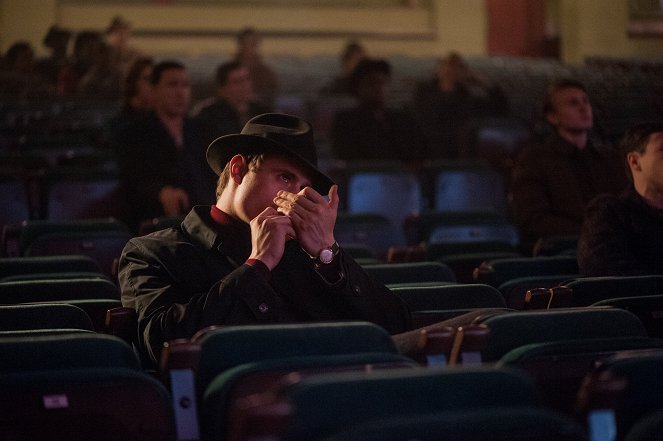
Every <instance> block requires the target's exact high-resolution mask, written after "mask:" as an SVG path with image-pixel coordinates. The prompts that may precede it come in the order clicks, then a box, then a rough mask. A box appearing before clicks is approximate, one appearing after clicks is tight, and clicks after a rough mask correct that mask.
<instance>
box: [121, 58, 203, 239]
mask: <svg viewBox="0 0 663 441" xmlns="http://www.w3.org/2000/svg"><path fill="white" fill-rule="evenodd" d="M151 83H152V86H153V100H154V101H153V104H154V109H153V110H152V111H151V112H149V113H148V114H147V115H146V116H145V117H144V118H140V119H137V120H136V121H133V122H132V123H130V124H128V125H127V126H125V127H123V128H121V130H120V131H119V133H117V135H116V136H115V137H114V139H115V142H116V149H117V157H118V164H119V167H120V173H121V176H122V179H123V183H124V185H125V187H126V190H127V196H128V200H129V204H130V207H131V208H132V212H133V219H131V220H130V223H131V224H132V225H133V226H134V227H137V226H138V225H139V223H140V222H141V221H142V220H145V219H150V218H153V217H158V216H164V215H165V216H177V215H182V214H185V213H186V212H187V211H188V210H189V209H190V208H191V206H193V205H197V204H209V203H210V202H211V201H213V200H214V192H213V191H212V190H210V189H213V188H214V183H215V181H216V179H215V176H214V174H213V173H212V172H211V171H210V170H209V168H208V167H207V162H206V159H205V150H206V148H207V143H206V142H205V140H204V139H203V138H202V136H201V133H200V130H199V128H198V126H197V125H196V124H195V123H194V122H193V121H192V120H190V119H189V118H188V117H187V113H188V110H189V104H190V101H191V83H190V81H189V76H188V74H187V71H186V68H185V67H184V65H182V64H181V63H179V62H177V61H163V62H161V63H159V64H157V65H156V66H155V67H154V69H153V71H152V77H151Z"/></svg>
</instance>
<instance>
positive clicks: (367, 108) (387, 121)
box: [331, 58, 428, 164]
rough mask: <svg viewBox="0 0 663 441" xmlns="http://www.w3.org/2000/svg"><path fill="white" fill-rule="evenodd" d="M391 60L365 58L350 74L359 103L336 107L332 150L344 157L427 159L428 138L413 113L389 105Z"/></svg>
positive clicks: (415, 162) (408, 160)
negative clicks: (341, 107)
mask: <svg viewBox="0 0 663 441" xmlns="http://www.w3.org/2000/svg"><path fill="white" fill-rule="evenodd" d="M390 81H391V64H389V62H387V61H386V60H383V59H375V58H364V59H363V60H361V61H360V62H359V64H357V67H356V68H355V69H354V71H353V72H352V75H351V76H350V78H349V88H350V93H352V95H354V96H355V97H356V98H357V101H358V102H357V105H356V106H354V107H352V108H349V109H342V110H339V111H337V112H336V113H335V114H334V119H333V123H332V129H331V140H332V150H333V154H334V156H335V158H336V159H341V160H344V161H371V160H378V161H379V160H396V161H401V162H403V163H414V164H417V163H419V162H421V161H422V160H424V159H426V155H427V153H428V149H427V144H426V139H425V138H424V136H423V134H422V132H421V131H420V130H419V127H418V125H417V123H416V121H415V120H414V118H413V117H412V115H411V114H410V113H409V112H407V111H405V110H399V109H394V108H392V107H389V105H388V102H387V93H388V86H389V82H390Z"/></svg>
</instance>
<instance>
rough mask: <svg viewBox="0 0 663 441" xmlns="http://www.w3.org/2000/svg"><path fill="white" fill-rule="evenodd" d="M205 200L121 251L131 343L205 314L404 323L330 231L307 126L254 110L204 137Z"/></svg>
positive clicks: (148, 345)
mask: <svg viewBox="0 0 663 441" xmlns="http://www.w3.org/2000/svg"><path fill="white" fill-rule="evenodd" d="M207 162H208V164H209V166H210V167H211V169H212V170H213V171H214V172H215V173H216V174H217V175H219V176H220V178H219V181H218V184H217V191H216V194H217V199H216V203H215V204H214V205H209V204H208V205H199V206H196V207H194V208H193V209H192V210H191V211H190V212H189V214H188V215H187V217H186V218H185V220H184V221H183V222H182V224H181V226H179V227H177V228H170V229H167V230H163V231H158V232H156V233H153V234H150V235H148V236H144V237H139V238H134V239H132V240H130V241H129V243H128V244H127V246H126V247H125V249H124V252H123V253H122V257H121V260H120V265H119V281H120V286H121V288H122V303H123V304H124V305H125V306H129V307H132V308H134V309H136V311H137V312H138V325H139V334H140V349H141V352H142V353H143V354H144V355H145V356H147V357H148V358H149V359H150V360H152V362H156V361H157V360H158V359H159V354H160V352H161V348H162V345H163V343H164V342H166V341H169V340H172V339H176V338H190V337H192V336H193V335H194V334H195V333H196V332H197V331H199V330H200V329H203V328H205V327H206V326H209V325H241V324H266V323H301V322H320V321H335V320H336V321H338V320H366V321H370V322H373V323H376V324H378V325H380V326H382V327H383V328H385V329H386V330H387V331H389V332H390V333H400V332H404V331H406V330H408V329H409V326H410V324H409V321H410V318H409V313H408V310H407V308H406V307H405V305H404V304H403V302H402V301H401V299H400V298H399V297H397V296H396V295H395V294H393V293H392V292H391V291H389V290H388V289H387V288H386V287H385V286H384V285H382V284H380V283H378V282H376V281H375V280H373V279H372V278H371V277H369V276H368V275H367V274H366V272H365V271H364V270H363V269H362V268H361V267H360V266H359V265H358V264H357V263H356V262H355V261H354V260H353V259H352V258H351V257H350V256H349V255H348V254H346V253H345V252H344V251H343V249H342V247H340V246H339V245H338V243H336V239H335V238H334V224H335V222H336V214H337V210H338V204H339V197H338V188H337V185H335V184H334V183H333V181H332V180H331V179H330V178H328V177H327V176H326V175H325V174H323V173H322V172H321V171H320V170H319V169H318V168H317V154H316V150H315V145H314V143H313V132H312V129H311V126H310V125H309V124H308V123H307V122H305V121H303V120H301V119H299V118H296V117H294V116H290V115H284V114H263V115H259V116H257V117H255V118H253V119H251V120H250V121H249V122H248V123H247V124H246V125H245V126H244V128H243V130H242V132H241V133H239V134H232V135H226V136H223V137H220V138H218V139H217V140H215V141H214V142H213V143H212V144H211V145H210V146H209V148H208V150H207Z"/></svg>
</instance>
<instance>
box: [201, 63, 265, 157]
mask: <svg viewBox="0 0 663 441" xmlns="http://www.w3.org/2000/svg"><path fill="white" fill-rule="evenodd" d="M216 86H217V94H216V96H215V97H213V98H208V99H206V100H204V101H202V102H201V103H199V104H198V105H197V106H196V108H195V109H194V110H193V111H192V115H193V117H194V119H195V120H196V121H197V122H198V123H200V125H201V127H202V130H204V133H205V137H206V139H207V143H208V144H209V143H210V142H212V141H214V140H215V139H216V138H218V137H219V136H223V135H229V134H231V133H238V132H239V131H240V130H242V127H244V124H246V122H247V121H248V120H249V119H251V118H253V117H254V116H257V115H260V114H262V113H267V112H269V111H270V110H271V109H270V108H268V107H267V106H264V105H262V104H260V103H258V102H257V101H256V100H255V94H254V91H253V82H252V80H251V75H250V73H249V69H248V68H247V67H246V66H243V65H242V64H240V63H239V62H237V61H229V62H227V63H223V64H221V65H219V67H217V69H216Z"/></svg>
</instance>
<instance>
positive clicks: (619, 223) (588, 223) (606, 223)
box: [578, 195, 645, 276]
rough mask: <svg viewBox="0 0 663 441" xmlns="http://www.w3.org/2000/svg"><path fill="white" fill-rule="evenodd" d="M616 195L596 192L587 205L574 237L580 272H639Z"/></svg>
mask: <svg viewBox="0 0 663 441" xmlns="http://www.w3.org/2000/svg"><path fill="white" fill-rule="evenodd" d="M618 203H619V202H618V199H617V198H616V197H615V196H611V195H600V196H597V197H596V198H595V199H594V200H592V202H590V204H589V205H588V206H587V210H586V214H585V220H584V222H583V226H582V231H581V233H580V238H579V240H578V267H579V269H580V273H581V274H582V275H584V276H620V275H621V276H627V275H637V274H643V273H644V272H645V271H644V270H643V268H641V267H640V264H639V263H638V258H637V256H636V254H635V253H634V250H633V245H634V244H633V241H632V240H631V239H630V237H631V235H629V233H628V232H629V230H630V227H629V225H628V222H627V220H626V219H625V218H624V215H623V214H622V213H621V212H620V210H618V209H616V205H617V204H618Z"/></svg>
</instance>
